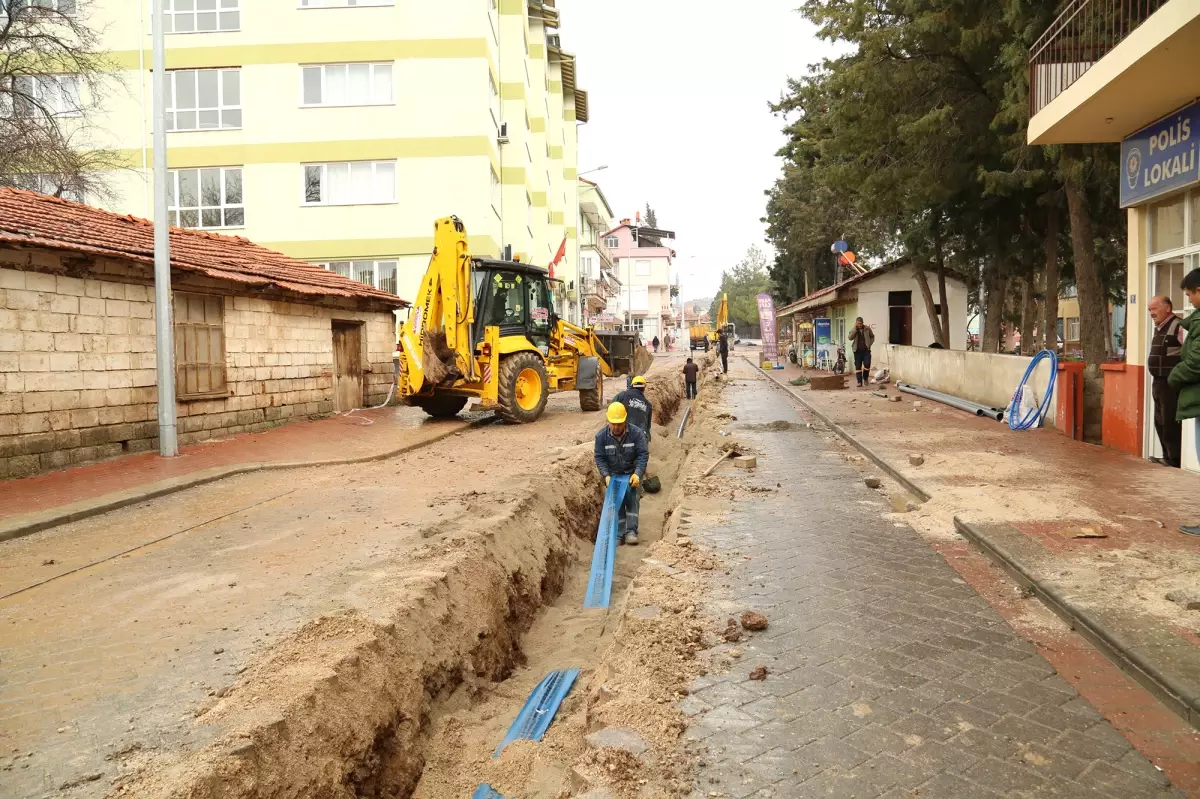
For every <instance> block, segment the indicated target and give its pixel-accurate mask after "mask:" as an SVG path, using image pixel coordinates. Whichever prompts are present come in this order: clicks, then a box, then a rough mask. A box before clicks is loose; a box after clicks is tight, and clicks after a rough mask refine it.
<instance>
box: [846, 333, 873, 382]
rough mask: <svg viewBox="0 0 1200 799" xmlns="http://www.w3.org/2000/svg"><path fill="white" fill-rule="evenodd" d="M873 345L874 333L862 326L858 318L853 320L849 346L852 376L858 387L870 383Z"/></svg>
mask: <svg viewBox="0 0 1200 799" xmlns="http://www.w3.org/2000/svg"><path fill="white" fill-rule="evenodd" d="M874 344H875V331H874V330H872V329H871V328H869V327H867V326H866V325H864V324H863V318H862V317H861V316H860V317H858V318H857V319H855V320H854V329H853V330H851V331H850V346H851V347H852V348H853V349H854V376H855V378H857V379H858V387H859V388H862V387H863V386H865V385H867V384H868V383H870V375H871V347H872V346H874Z"/></svg>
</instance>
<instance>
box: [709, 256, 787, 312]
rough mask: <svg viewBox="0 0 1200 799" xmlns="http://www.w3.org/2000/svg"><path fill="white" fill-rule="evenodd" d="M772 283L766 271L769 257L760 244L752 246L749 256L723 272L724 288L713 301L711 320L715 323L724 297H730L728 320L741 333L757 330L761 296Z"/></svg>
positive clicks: (722, 284)
mask: <svg viewBox="0 0 1200 799" xmlns="http://www.w3.org/2000/svg"><path fill="white" fill-rule="evenodd" d="M772 289H773V284H772V282H771V275H770V272H769V271H768V269H767V256H766V255H765V254H764V253H763V251H762V250H761V249H760V248H759V247H758V246H757V245H754V244H752V245H750V247H749V249H747V250H746V255H745V256H744V257H743V258H742V260H741V261H740V262H739V263H738V264H737V266H735V267H733V269H731V270H726V271H723V272H722V273H721V289H720V291H719V292H718V293H717V296H716V297H715V298H713V301H712V306H711V307H710V309H709V317H710V318H711V319H713V320H714V322H715V321H716V318H717V309H718V307H719V306H720V303H721V296H722V295H726V296H728V297H729V321H730V322H733V323H734V324H735V325H736V326H737V328H738V329H739V330H742V331H751V332H753V331H757V330H758V329H759V327H758V295H759V294H761V293H763V292H767V293H771V291H772Z"/></svg>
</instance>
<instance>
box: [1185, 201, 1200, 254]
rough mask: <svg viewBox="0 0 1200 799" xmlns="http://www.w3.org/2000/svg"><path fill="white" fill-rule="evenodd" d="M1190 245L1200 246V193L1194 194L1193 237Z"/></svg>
mask: <svg viewBox="0 0 1200 799" xmlns="http://www.w3.org/2000/svg"><path fill="white" fill-rule="evenodd" d="M1188 243H1189V244H1200V191H1194V192H1192V235H1191V238H1190V239H1189V241H1188Z"/></svg>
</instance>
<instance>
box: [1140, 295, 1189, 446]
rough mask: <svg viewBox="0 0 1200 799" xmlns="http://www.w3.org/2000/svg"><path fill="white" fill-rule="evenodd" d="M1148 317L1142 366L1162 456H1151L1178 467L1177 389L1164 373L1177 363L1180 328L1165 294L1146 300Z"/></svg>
mask: <svg viewBox="0 0 1200 799" xmlns="http://www.w3.org/2000/svg"><path fill="white" fill-rule="evenodd" d="M1149 309H1150V318H1151V319H1152V320H1154V337H1153V338H1152V339H1151V340H1150V354H1149V355H1148V356H1147V357H1146V369H1147V370H1148V371H1149V372H1150V376H1151V377H1153V378H1154V381H1153V383H1151V395H1152V396H1153V397H1154V429H1155V430H1156V431H1157V432H1158V441H1159V443H1160V444H1161V445H1162V453H1163V456H1162V457H1161V458H1151V460H1152V461H1154V462H1155V463H1161V464H1163V465H1164V466H1174V467H1175V468H1176V469H1178V468H1179V459H1180V453H1181V452H1182V441H1183V423H1182V422H1180V421H1178V420H1177V419H1176V418H1175V414H1176V412H1177V411H1178V410H1179V392H1178V391H1176V390H1175V389H1173V388H1171V384H1170V383H1168V382H1167V377H1168V376H1169V375H1170V374H1171V370H1172V369H1174V368H1175V367H1176V366H1178V365H1179V361H1180V352H1181V351H1182V339H1183V332H1182V328H1180V326H1179V319H1178V318H1177V317H1176V316H1175V309H1174V308H1173V307H1172V305H1171V299H1170V298H1169V297H1164V296H1161V295H1160V296H1158V297H1155V298H1153V299H1152V300H1150V306H1149Z"/></svg>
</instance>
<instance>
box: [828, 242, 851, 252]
mask: <svg viewBox="0 0 1200 799" xmlns="http://www.w3.org/2000/svg"><path fill="white" fill-rule="evenodd" d="M849 249H850V245H849V244H847V243H846V242H845V241H843V240H842V239H838V240H837V241H835V242H834V243H833V244H832V245H831V246H830V247H829V251H830V252H839V253H840V252H846V251H847V250H849Z"/></svg>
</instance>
